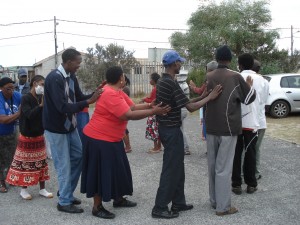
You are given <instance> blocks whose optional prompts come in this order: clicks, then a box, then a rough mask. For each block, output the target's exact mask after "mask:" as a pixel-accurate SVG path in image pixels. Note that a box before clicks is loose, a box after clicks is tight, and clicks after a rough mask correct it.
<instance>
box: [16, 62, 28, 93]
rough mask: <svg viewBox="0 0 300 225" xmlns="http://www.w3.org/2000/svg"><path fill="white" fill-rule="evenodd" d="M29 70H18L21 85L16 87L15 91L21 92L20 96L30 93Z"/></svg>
mask: <svg viewBox="0 0 300 225" xmlns="http://www.w3.org/2000/svg"><path fill="white" fill-rule="evenodd" d="M27 76H28V74H27V70H26V69H24V68H21V69H19V70H18V78H19V83H18V84H16V86H15V91H17V92H19V93H20V94H22V95H24V94H27V93H28V92H29V91H30V86H29V82H27Z"/></svg>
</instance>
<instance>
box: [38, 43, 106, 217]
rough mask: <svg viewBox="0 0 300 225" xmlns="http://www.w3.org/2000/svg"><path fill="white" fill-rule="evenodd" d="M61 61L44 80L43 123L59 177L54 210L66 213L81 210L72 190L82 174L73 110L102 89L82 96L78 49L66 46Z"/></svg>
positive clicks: (80, 154)
mask: <svg viewBox="0 0 300 225" xmlns="http://www.w3.org/2000/svg"><path fill="white" fill-rule="evenodd" d="M62 61H63V63H62V64H61V65H60V66H59V67H58V68H57V69H56V70H53V71H51V72H50V73H49V74H48V76H47V77H46V80H45V94H44V108H43V126H44V129H45V136H46V139H47V141H49V144H50V148H51V153H52V158H53V163H54V166H55V169H56V172H57V176H58V186H59V191H58V193H57V194H58V196H59V202H58V204H57V209H58V210H59V211H62V212H67V213H82V212H83V209H82V208H80V207H77V206H76V205H79V204H81V201H80V199H78V198H75V197H74V196H73V193H74V191H75V189H76V187H77V183H78V179H79V177H80V174H81V164H82V144H81V141H80V137H79V135H78V131H77V127H76V113H78V112H80V111H82V110H83V108H85V107H87V106H88V105H90V104H92V103H94V102H96V100H97V99H98V97H99V96H100V94H101V93H102V90H101V89H97V90H96V91H95V92H94V93H93V94H90V95H84V94H83V93H82V92H81V90H80V88H79V84H78V81H77V78H76V75H75V72H76V71H77V70H78V69H79V67H80V63H81V62H82V58H81V54H80V52H78V51H76V50H75V49H67V50H65V51H64V52H63V54H62Z"/></svg>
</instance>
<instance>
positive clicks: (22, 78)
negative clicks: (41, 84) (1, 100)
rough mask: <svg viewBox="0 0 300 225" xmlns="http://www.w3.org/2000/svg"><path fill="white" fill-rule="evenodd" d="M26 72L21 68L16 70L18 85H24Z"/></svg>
mask: <svg viewBox="0 0 300 225" xmlns="http://www.w3.org/2000/svg"><path fill="white" fill-rule="evenodd" d="M27 75H28V73H27V70H26V69H24V68H21V69H19V70H18V78H19V84H20V85H24V84H25V83H26V81H27Z"/></svg>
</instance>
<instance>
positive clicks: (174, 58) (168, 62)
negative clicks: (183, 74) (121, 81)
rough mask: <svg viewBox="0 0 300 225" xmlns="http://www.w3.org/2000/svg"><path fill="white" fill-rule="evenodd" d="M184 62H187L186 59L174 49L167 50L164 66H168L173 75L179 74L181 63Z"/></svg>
mask: <svg viewBox="0 0 300 225" xmlns="http://www.w3.org/2000/svg"><path fill="white" fill-rule="evenodd" d="M183 62H185V59H184V58H182V57H181V56H180V55H179V54H178V53H177V52H176V51H174V50H169V51H167V52H166V53H165V54H164V55H163V58H162V63H163V65H164V67H165V68H166V70H167V72H168V73H171V74H172V75H175V74H179V71H180V68H181V64H182V63H183Z"/></svg>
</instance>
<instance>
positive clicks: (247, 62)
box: [238, 53, 254, 70]
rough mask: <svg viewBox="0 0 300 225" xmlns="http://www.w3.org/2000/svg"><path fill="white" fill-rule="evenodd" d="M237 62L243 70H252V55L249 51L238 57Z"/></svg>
mask: <svg viewBox="0 0 300 225" xmlns="http://www.w3.org/2000/svg"><path fill="white" fill-rule="evenodd" d="M238 64H239V65H241V66H242V67H243V69H244V70H252V67H253V64H254V57H253V55H251V54H250V53H243V54H241V55H239V57H238Z"/></svg>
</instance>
